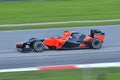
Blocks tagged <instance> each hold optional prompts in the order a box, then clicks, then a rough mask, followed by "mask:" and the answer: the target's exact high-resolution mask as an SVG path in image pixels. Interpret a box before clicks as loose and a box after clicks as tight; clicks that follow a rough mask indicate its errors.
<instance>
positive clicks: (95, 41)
mask: <svg viewBox="0 0 120 80" xmlns="http://www.w3.org/2000/svg"><path fill="white" fill-rule="evenodd" d="M91 47H92V48H93V49H100V48H101V47H102V42H101V41H100V40H99V39H96V38H94V39H93V40H92V42H91Z"/></svg>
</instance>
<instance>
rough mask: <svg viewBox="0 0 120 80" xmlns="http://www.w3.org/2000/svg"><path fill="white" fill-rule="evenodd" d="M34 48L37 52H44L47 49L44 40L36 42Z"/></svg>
mask: <svg viewBox="0 0 120 80" xmlns="http://www.w3.org/2000/svg"><path fill="white" fill-rule="evenodd" d="M33 49H34V51H35V52H42V51H43V50H44V49H45V47H44V44H43V42H41V41H36V42H34V43H33Z"/></svg>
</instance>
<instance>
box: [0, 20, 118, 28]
mask: <svg viewBox="0 0 120 80" xmlns="http://www.w3.org/2000/svg"><path fill="white" fill-rule="evenodd" d="M111 21H120V19H109V20H83V21H64V22H43V23H25V24H1V25H0V27H11V26H12V27H13V26H35V25H50V24H66V23H89V22H111Z"/></svg>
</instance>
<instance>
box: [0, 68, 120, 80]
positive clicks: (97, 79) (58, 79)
mask: <svg viewBox="0 0 120 80" xmlns="http://www.w3.org/2000/svg"><path fill="white" fill-rule="evenodd" d="M83 72H84V73H86V74H85V75H84V73H83ZM87 72H88V73H91V74H88V73H87ZM83 77H84V78H86V79H87V78H88V79H89V78H90V77H91V80H103V79H104V80H119V79H120V68H99V69H97V68H96V69H71V70H54V71H30V72H11V73H0V80H82V79H83Z"/></svg>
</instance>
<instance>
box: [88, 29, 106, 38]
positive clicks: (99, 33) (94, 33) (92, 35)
mask: <svg viewBox="0 0 120 80" xmlns="http://www.w3.org/2000/svg"><path fill="white" fill-rule="evenodd" d="M90 35H91V37H93V38H94V36H95V35H103V36H104V35H105V33H104V32H102V31H100V30H98V29H91V30H90Z"/></svg>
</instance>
